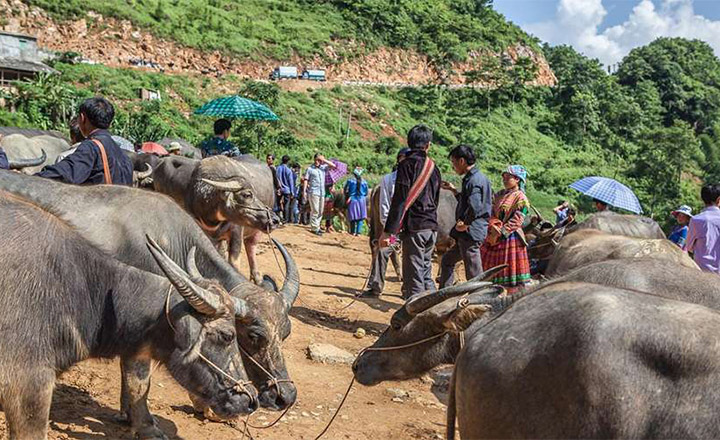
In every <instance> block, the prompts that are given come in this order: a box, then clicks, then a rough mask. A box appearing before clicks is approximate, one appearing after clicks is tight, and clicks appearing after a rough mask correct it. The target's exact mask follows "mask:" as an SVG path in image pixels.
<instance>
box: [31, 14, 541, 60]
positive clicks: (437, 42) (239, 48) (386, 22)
mask: <svg viewBox="0 0 720 440" xmlns="http://www.w3.org/2000/svg"><path fill="white" fill-rule="evenodd" d="M25 2H26V3H28V4H31V5H34V6H39V7H41V8H43V9H45V10H46V11H48V12H49V13H50V14H52V15H53V16H54V17H56V18H59V19H76V18H79V17H84V16H85V15H86V13H87V12H88V7H89V8H90V9H92V10H94V11H96V12H99V13H101V14H103V15H104V16H109V17H116V18H119V19H127V20H130V21H131V22H133V23H134V24H135V25H137V26H140V27H142V28H144V29H147V30H149V31H151V32H152V33H154V34H155V35H157V36H159V37H162V38H166V39H170V40H175V41H177V42H180V43H182V44H183V45H186V46H189V47H194V48H198V49H201V50H216V49H217V50H220V51H223V52H229V53H231V54H234V55H238V56H251V57H256V58H263V59H266V58H271V59H278V60H283V59H289V58H290V57H291V56H292V55H293V54H297V55H299V56H301V57H311V56H313V55H320V56H322V57H326V58H328V59H327V61H329V62H339V61H342V60H343V58H346V57H352V56H353V55H356V54H358V53H360V52H361V51H362V49H363V47H364V48H367V49H374V48H378V47H380V46H389V47H402V48H413V49H417V50H418V51H420V52H422V53H424V54H427V55H428V56H429V57H430V58H431V59H432V60H434V61H435V62H436V64H437V65H439V66H441V67H447V66H448V65H449V63H451V62H453V61H459V60H465V59H466V58H467V56H468V54H469V52H470V51H475V50H479V49H492V50H495V51H499V50H503V49H505V48H506V47H507V46H509V45H511V44H515V43H518V42H526V43H528V44H533V43H534V41H533V40H532V38H530V37H528V36H527V34H525V33H524V32H523V31H521V30H520V29H519V28H518V27H516V26H515V25H513V24H511V23H508V22H506V21H505V19H504V18H503V17H502V15H500V14H498V13H497V12H495V11H494V10H493V9H492V8H491V7H490V4H491V3H492V0H395V1H393V2H388V1H387V0H243V1H235V0H96V1H94V2H92V5H90V6H88V3H87V2H86V1H83V0H25ZM328 45H332V46H333V51H334V52H335V55H334V56H333V57H327V54H326V53H325V48H326V47H327V46H328Z"/></svg>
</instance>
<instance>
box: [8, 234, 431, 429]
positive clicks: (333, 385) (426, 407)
mask: <svg viewBox="0 0 720 440" xmlns="http://www.w3.org/2000/svg"><path fill="white" fill-rule="evenodd" d="M273 235H274V236H275V237H276V238H278V239H279V240H280V241H282V242H283V243H285V244H286V245H287V247H288V249H289V250H290V252H291V253H292V255H293V256H294V258H295V260H296V262H297V263H298V266H299V268H300V277H301V278H300V279H301V282H302V287H301V291H300V297H299V299H298V301H297V302H296V303H295V307H294V308H293V310H292V312H291V314H292V317H293V318H292V325H293V330H292V334H291V335H290V337H289V338H288V340H287V341H286V342H285V345H284V352H285V357H286V360H287V362H288V368H289V370H290V374H291V377H292V378H293V380H295V382H296V384H297V387H298V402H297V404H296V405H295V407H294V408H293V410H292V411H291V412H290V413H289V414H288V415H287V416H286V417H285V419H284V420H283V421H282V422H281V423H279V424H278V425H276V426H274V427H273V428H271V429H268V430H264V431H261V430H253V431H252V434H253V437H254V438H256V439H273V440H276V439H310V440H312V439H314V438H315V436H316V435H317V434H318V433H320V431H321V430H322V429H323V428H324V427H325V425H326V423H327V421H328V420H329V419H330V417H331V416H332V414H333V413H334V412H335V411H336V410H337V407H338V404H339V402H340V399H341V397H342V395H343V393H344V392H345V390H346V389H347V386H348V384H349V382H350V379H351V377H352V372H351V371H350V366H349V365H337V364H335V365H325V364H320V363H316V362H313V361H311V360H310V359H308V357H307V347H308V345H309V344H311V343H313V342H325V343H329V344H333V345H335V346H337V347H340V348H342V349H345V350H348V351H350V352H351V353H357V352H358V351H359V350H360V349H361V348H363V347H365V346H367V345H370V344H371V343H372V342H373V341H374V340H375V338H376V337H377V335H378V334H379V333H380V332H382V330H383V329H384V328H385V326H386V324H387V323H388V322H389V319H390V315H391V314H392V312H393V311H394V310H396V309H397V308H398V307H399V304H400V302H401V301H400V298H399V291H400V284H399V283H398V282H397V280H396V278H395V277H394V276H390V277H389V282H388V286H387V289H386V290H387V292H388V293H389V294H388V295H385V296H383V298H382V299H377V300H376V299H370V300H362V301H357V302H356V303H354V304H353V305H352V306H350V307H349V308H347V309H345V310H342V311H340V312H336V311H337V310H339V309H341V308H342V307H343V306H345V305H347V304H348V303H349V302H350V301H351V300H352V296H353V294H354V293H355V292H357V291H358V290H359V289H361V288H362V286H363V283H364V280H365V276H366V274H367V268H368V267H369V262H370V254H369V251H368V245H367V239H366V238H365V237H352V236H349V235H346V234H337V233H336V234H326V235H325V236H323V237H316V236H314V235H312V234H310V233H309V232H308V231H307V229H305V228H300V227H294V226H292V227H287V228H285V229H283V230H280V231H277V232H276V233H274V234H273ZM261 252H262V253H261V255H260V256H259V259H260V262H261V265H262V266H261V267H262V268H263V270H264V271H265V272H266V273H268V274H270V275H272V276H273V277H276V279H278V278H277V277H279V276H280V269H279V268H278V265H277V263H276V261H275V258H274V255H273V252H272V251H270V249H269V247H267V246H265V247H264V248H262V249H261ZM278 258H279V255H278ZM281 264H282V263H281ZM390 273H392V270H390V271H389V274H390ZM358 327H362V328H364V329H365V330H366V331H367V333H368V335H367V336H366V337H364V338H363V339H357V338H355V337H354V336H353V333H354V332H355V330H356V329H357V328H358ZM430 387H431V385H430V384H429V383H426V382H423V381H421V380H419V379H417V380H411V381H404V382H388V383H384V384H380V385H378V386H375V387H364V386H362V385H358V384H356V385H355V386H354V387H353V391H352V392H351V394H350V396H349V397H348V401H347V402H346V404H345V407H344V408H343V409H342V411H341V412H340V415H339V416H338V417H337V419H336V420H335V423H334V424H333V426H332V427H331V429H330V431H329V432H328V433H327V434H326V436H325V437H324V438H325V439H349V440H355V439H357V440H360V439H408V438H417V439H433V438H442V436H441V434H442V433H443V432H444V425H445V420H444V418H445V407H444V405H442V404H441V403H440V402H439V401H438V399H437V397H435V396H434V395H433V394H432V392H431V391H430ZM388 388H395V389H402V390H405V391H407V392H409V394H410V398H406V399H404V400H405V401H403V402H397V401H393V397H394V396H393V394H392V393H391V392H389V391H388ZM119 395H120V368H119V365H118V362H117V360H114V361H107V362H103V361H94V360H93V361H86V362H83V363H81V364H78V365H76V366H75V367H74V368H72V369H71V370H70V371H68V372H66V373H65V374H63V375H62V377H61V378H60V379H59V381H58V384H57V388H56V390H55V395H54V398H53V407H52V410H51V415H50V419H51V421H50V429H51V431H50V434H49V438H50V439H78V440H94V439H108V438H110V439H129V438H130V430H129V428H128V427H126V426H123V425H119V424H118V423H116V422H115V421H114V420H113V417H114V416H115V414H116V411H117V408H118V405H119ZM396 400H397V398H396ZM150 408H151V411H152V412H153V414H154V415H155V416H156V417H157V419H158V421H159V423H160V426H161V427H162V429H163V430H164V431H165V433H166V434H167V435H168V437H169V438H171V439H187V440H191V439H192V440H195V439H214V440H230V439H241V438H242V424H241V423H237V424H223V423H212V422H210V423H209V422H206V421H203V420H202V419H201V418H198V417H197V416H195V414H194V413H193V412H192V408H191V406H190V402H189V400H188V398H187V394H186V393H185V391H184V390H183V389H182V388H181V387H180V386H178V385H177V384H176V383H175V381H174V380H173V379H172V378H171V377H170V376H169V375H168V373H167V372H166V371H165V370H164V369H163V368H162V367H160V368H158V371H157V372H156V373H155V375H154V376H153V384H152V388H151V392H150ZM277 415H279V413H274V412H270V411H263V410H260V411H258V412H256V413H255V414H254V415H253V416H252V418H251V421H252V423H253V424H255V425H262V424H263V423H268V422H270V421H272V420H274V419H275V418H276V417H277ZM233 425H234V426H233ZM6 437H7V432H6V427H5V423H4V414H2V413H0V438H6Z"/></svg>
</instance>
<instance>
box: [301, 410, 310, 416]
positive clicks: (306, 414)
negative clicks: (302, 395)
mask: <svg viewBox="0 0 720 440" xmlns="http://www.w3.org/2000/svg"><path fill="white" fill-rule="evenodd" d="M300 415H301V416H303V417H310V413H309V412H307V411H303V412H301V413H300Z"/></svg>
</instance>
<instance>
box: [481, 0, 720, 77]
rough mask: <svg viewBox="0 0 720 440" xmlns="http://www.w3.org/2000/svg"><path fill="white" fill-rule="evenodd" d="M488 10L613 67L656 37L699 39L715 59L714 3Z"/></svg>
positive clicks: (519, 1)
mask: <svg viewBox="0 0 720 440" xmlns="http://www.w3.org/2000/svg"><path fill="white" fill-rule="evenodd" d="M493 4H494V8H495V9H496V10H497V11H499V12H501V13H502V14H503V15H505V17H507V18H508V19H509V20H511V21H512V22H514V23H515V24H517V25H519V26H520V27H521V28H523V29H524V30H526V31H527V32H530V33H532V34H533V35H535V36H537V37H539V38H540V39H541V40H543V41H547V42H549V43H551V44H570V45H572V46H574V47H575V48H576V49H577V50H579V51H580V52H583V53H584V54H585V55H588V56H592V57H594V58H599V59H600V61H602V62H603V63H604V64H613V63H616V62H618V61H620V59H622V57H623V56H625V55H627V53H628V52H629V51H630V50H631V49H632V48H633V47H637V46H641V45H644V44H647V43H649V42H650V41H652V40H654V39H655V38H657V37H661V36H680V37H686V38H699V39H701V40H704V41H707V42H708V43H710V45H711V46H713V48H714V49H715V52H716V53H720V0H495V1H494V2H493Z"/></svg>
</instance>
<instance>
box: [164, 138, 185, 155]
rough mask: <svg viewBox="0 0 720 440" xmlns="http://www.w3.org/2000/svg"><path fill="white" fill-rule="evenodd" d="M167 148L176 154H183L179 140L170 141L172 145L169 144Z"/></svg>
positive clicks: (169, 151)
mask: <svg viewBox="0 0 720 440" xmlns="http://www.w3.org/2000/svg"><path fill="white" fill-rule="evenodd" d="M166 150H167V152H168V153H170V154H173V155H175V156H180V154H181V148H180V143H179V142H177V141H173V142H170V145H168V146H167V148H166Z"/></svg>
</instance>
